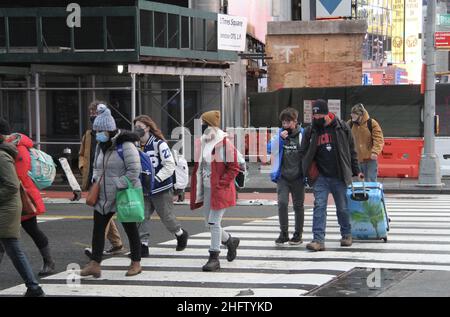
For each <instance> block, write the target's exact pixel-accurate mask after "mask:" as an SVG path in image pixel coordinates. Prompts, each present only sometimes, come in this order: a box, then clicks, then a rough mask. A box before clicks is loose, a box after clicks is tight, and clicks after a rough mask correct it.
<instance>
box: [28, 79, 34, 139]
mask: <svg viewBox="0 0 450 317" xmlns="http://www.w3.org/2000/svg"><path fill="white" fill-rule="evenodd" d="M30 86H31V79H30V76H27V88H28V90H27V107H28V109H27V111H28V136H29V137H30V139H33V113H32V110H31V90H30Z"/></svg>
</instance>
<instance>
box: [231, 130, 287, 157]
mask: <svg viewBox="0 0 450 317" xmlns="http://www.w3.org/2000/svg"><path fill="white" fill-rule="evenodd" d="M277 132H278V129H275V130H274V131H273V132H272V130H271V129H267V128H228V129H227V133H228V135H229V137H232V138H234V141H235V145H236V147H237V149H238V150H239V151H240V152H242V153H245V156H246V158H247V160H248V161H249V162H261V163H263V164H266V163H267V162H268V159H269V156H268V154H267V143H269V141H270V139H271V133H277Z"/></svg>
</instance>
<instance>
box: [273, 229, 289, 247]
mask: <svg viewBox="0 0 450 317" xmlns="http://www.w3.org/2000/svg"><path fill="white" fill-rule="evenodd" d="M288 241H289V234H288V233H287V232H281V233H280V236H279V237H278V239H276V240H275V244H276V245H283V244H285V243H286V242H288Z"/></svg>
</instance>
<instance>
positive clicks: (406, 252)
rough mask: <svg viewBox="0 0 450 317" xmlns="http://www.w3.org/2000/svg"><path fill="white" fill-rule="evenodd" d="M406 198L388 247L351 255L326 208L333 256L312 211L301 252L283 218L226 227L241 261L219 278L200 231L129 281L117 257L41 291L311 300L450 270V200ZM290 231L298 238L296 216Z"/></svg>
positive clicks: (355, 249) (397, 209) (396, 210)
mask: <svg viewBox="0 0 450 317" xmlns="http://www.w3.org/2000/svg"><path fill="white" fill-rule="evenodd" d="M401 197H404V198H407V197H409V198H411V197H412V199H401ZM401 197H400V196H399V197H397V198H396V197H395V196H389V197H387V198H386V207H387V210H388V214H389V218H390V219H391V223H390V225H391V228H390V231H389V237H388V239H389V241H388V243H383V242H382V241H355V242H354V244H353V246H352V247H350V248H342V247H340V243H339V239H340V238H341V236H340V229H339V225H338V223H337V218H336V212H335V211H336V208H335V206H334V205H331V206H329V207H328V208H327V210H328V217H327V234H326V248H327V250H326V251H323V252H317V253H314V252H309V251H307V250H306V249H305V244H306V242H309V241H310V240H309V239H311V238H312V220H313V211H312V208H311V207H307V208H305V227H304V229H305V230H304V233H303V240H305V243H303V244H301V245H299V246H289V245H287V244H286V245H285V246H282V247H277V246H276V245H275V243H274V241H275V239H276V238H277V237H278V234H279V231H280V229H279V222H278V216H272V217H267V218H264V219H258V218H254V219H250V220H251V221H250V220H249V221H248V222H247V223H243V224H241V225H231V226H225V227H224V229H225V230H226V231H227V232H229V233H230V234H231V235H232V236H233V237H239V238H240V239H241V243H240V248H239V249H238V257H237V259H236V260H235V261H233V262H227V261H226V259H225V257H226V248H224V249H222V252H221V255H220V259H221V271H219V272H215V273H213V274H207V273H204V272H202V271H201V266H202V265H203V264H204V263H205V262H206V259H207V256H208V247H209V244H210V233H209V232H202V233H199V234H196V235H193V236H192V237H191V238H190V240H189V245H188V248H187V249H186V250H184V251H183V252H175V251H174V246H175V245H176V240H170V241H167V242H163V243H160V244H159V245H158V246H157V247H152V248H150V254H151V255H150V258H145V259H142V261H141V265H142V266H143V269H144V271H143V273H142V274H139V275H137V276H134V277H131V278H130V277H125V270H126V268H127V267H128V265H129V263H130V260H129V259H128V258H127V257H125V256H124V257H115V258H110V259H107V260H105V261H104V262H103V263H102V267H103V270H102V277H101V278H100V279H93V278H87V279H86V278H83V279H82V284H81V287H80V288H70V287H68V285H66V278H67V276H68V274H69V272H61V273H58V274H56V275H53V276H50V277H47V278H44V279H43V280H42V282H43V287H44V290H45V291H46V293H47V294H48V295H55V296H167V297H169V296H177V297H191V296H195V297H209V296H214V297H226V296H237V295H238V294H239V293H240V292H241V291H242V290H246V289H249V288H250V289H251V290H252V292H253V296H258V297H266V296H267V297H277V296H300V295H305V294H306V293H307V292H308V291H309V290H311V289H312V288H314V287H316V286H319V285H323V284H324V283H327V282H329V281H331V280H332V279H334V278H336V277H337V276H338V275H340V274H341V273H344V272H347V271H349V270H350V269H352V268H354V267H366V268H370V269H373V268H387V269H406V270H442V271H450V196H401ZM430 197H431V198H433V199H425V198H430ZM290 208H291V209H292V207H290ZM242 219H245V218H242ZM289 225H290V232H291V233H292V231H293V230H294V214H293V213H292V212H291V213H290V214H289ZM24 290H25V288H24V285H19V286H15V287H12V288H9V289H6V290H3V291H0V295H14V294H16V295H19V294H22V293H23V292H24Z"/></svg>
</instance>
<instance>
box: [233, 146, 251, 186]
mask: <svg viewBox="0 0 450 317" xmlns="http://www.w3.org/2000/svg"><path fill="white" fill-rule="evenodd" d="M236 151H237V157H238V162H239V173H238V174H237V176H236V178H235V179H234V183H235V185H236V186H237V187H238V188H239V189H242V188H245V185H246V183H247V176H248V172H247V163H246V162H245V158H244V156H243V155H242V154H241V153H240V152H239V151H238V150H237V149H236Z"/></svg>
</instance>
